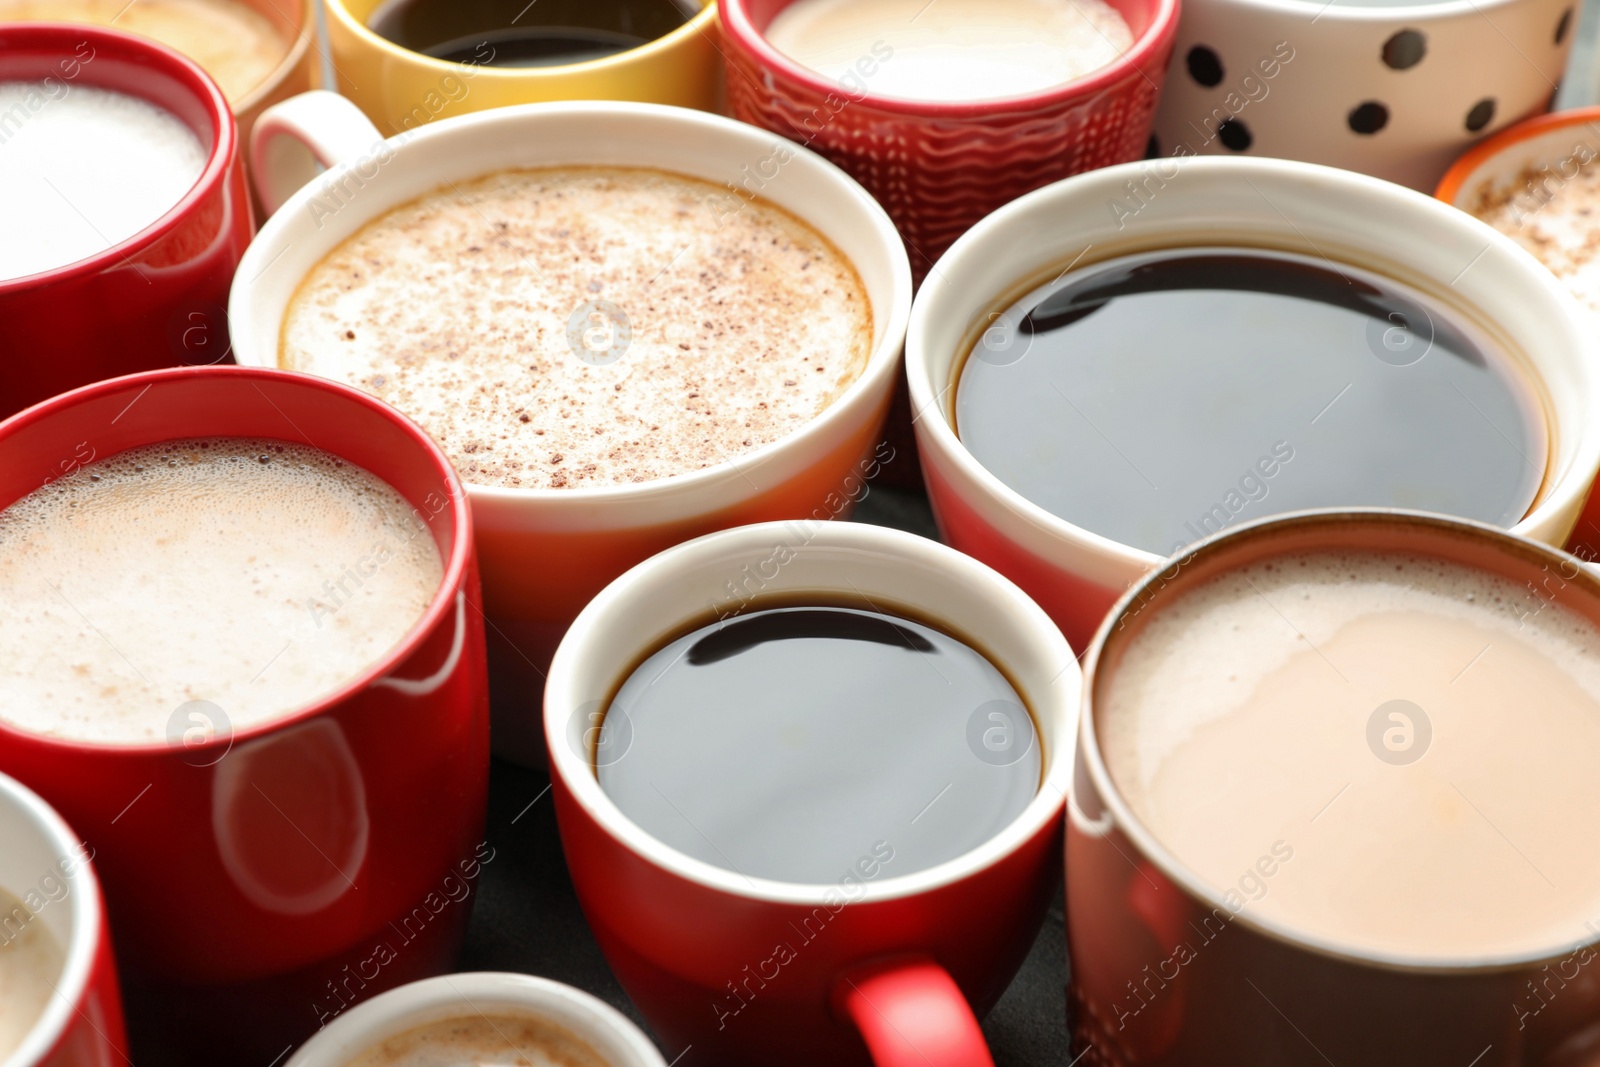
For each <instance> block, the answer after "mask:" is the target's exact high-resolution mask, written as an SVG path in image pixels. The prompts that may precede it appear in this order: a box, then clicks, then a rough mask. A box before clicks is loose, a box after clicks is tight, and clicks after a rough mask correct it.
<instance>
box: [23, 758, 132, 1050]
mask: <svg viewBox="0 0 1600 1067" xmlns="http://www.w3.org/2000/svg"><path fill="white" fill-rule="evenodd" d="M90 859H91V855H90V853H89V851H88V850H87V849H86V848H85V847H84V845H83V843H82V842H80V841H79V840H78V836H77V835H76V834H75V833H73V832H72V828H71V827H69V826H68V825H67V823H66V821H65V820H64V819H62V818H61V816H60V815H58V814H57V813H56V811H55V809H54V808H52V807H50V805H48V804H46V803H45V802H44V800H43V799H41V798H40V797H39V795H38V794H37V793H35V792H33V790H31V789H29V788H27V787H26V786H24V785H23V784H22V783H20V782H18V781H17V780H16V779H15V778H11V777H9V776H7V775H4V774H0V890H4V891H5V893H6V894H7V895H8V896H10V897H12V898H15V902H14V903H13V902H10V901H6V902H3V906H0V947H4V946H6V945H8V944H9V943H10V942H11V941H12V940H13V939H15V938H18V937H21V936H24V935H27V934H28V931H29V928H30V927H32V926H33V924H35V923H40V924H42V925H43V928H44V930H45V932H46V933H47V934H48V935H49V937H50V938H51V939H52V940H54V941H55V943H56V945H57V946H58V947H60V949H61V950H62V953H63V955H64V957H65V958H64V961H63V966H62V969H61V972H60V973H59V974H55V975H51V976H50V978H49V981H50V983H51V985H52V986H54V990H53V992H52V994H51V995H50V997H49V999H48V1000H47V1001H46V1003H45V1004H44V1009H43V1011H42V1013H41V1014H40V1015H39V1017H38V1019H37V1020H35V1022H34V1023H33V1026H32V1027H31V1028H30V1029H29V1030H28V1031H27V1033H26V1035H25V1036H24V1037H23V1038H22V1043H21V1044H20V1045H19V1046H17V1047H16V1048H15V1049H13V1050H12V1051H11V1054H10V1055H9V1056H6V1055H3V1053H4V1051H5V1050H4V1049H0V1065H3V1067H79V1065H82V1067H89V1065H91V1064H93V1065H96V1067H98V1065H100V1064H112V1063H118V1062H126V1060H127V1047H128V1043H127V1038H126V1036H125V1035H124V1033H123V1024H122V1001H121V998H120V996H119V994H118V987H117V975H116V969H115V966H114V965H113V962H112V958H111V939H110V931H109V928H108V927H107V925H106V917H105V904H104V902H103V901H102V899H101V896H100V882H99V879H97V878H96V877H95V873H94V869H93V868H92V867H91V866H90Z"/></svg>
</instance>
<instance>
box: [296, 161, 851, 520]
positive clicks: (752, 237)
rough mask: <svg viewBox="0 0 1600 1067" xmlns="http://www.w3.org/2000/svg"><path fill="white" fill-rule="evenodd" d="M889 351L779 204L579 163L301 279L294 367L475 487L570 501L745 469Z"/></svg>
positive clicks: (357, 248)
mask: <svg viewBox="0 0 1600 1067" xmlns="http://www.w3.org/2000/svg"><path fill="white" fill-rule="evenodd" d="M309 206H310V210H311V211H312V212H313V214H316V213H318V212H319V211H330V210H332V209H331V208H329V207H328V205H327V204H325V203H323V202H322V201H320V200H313V201H312V202H311V204H310V205H309ZM872 337H873V321H872V309H871V306H870V303H869V301H868V298H867V294H866V291H865V289H864V287H863V285H862V283H861V280H860V278H859V277H858V276H857V275H856V272H855V269H854V268H853V267H852V266H851V264H850V262H849V261H848V260H847V259H846V258H845V257H844V256H843V255H841V254H840V253H839V251H838V250H837V249H835V248H834V247H833V246H832V245H831V244H830V243H829V242H828V241H827V240H826V239H825V238H824V237H823V236H822V235H821V234H819V233H817V232H816V231H815V230H814V229H812V228H811V227H810V226H808V225H807V224H806V223H804V222H802V221H801V220H799V219H797V218H795V217H794V216H793V215H790V214H788V213H787V212H785V211H783V210H782V209H780V208H778V207H777V206H776V205H773V204H770V203H767V202H766V201H764V200H761V199H759V198H755V199H751V198H748V197H746V196H744V195H740V194H735V193H733V192H731V191H729V190H728V189H726V188H724V187H721V186H717V185H713V184H711V183H709V182H704V181H700V180H698V179H694V178H688V177H684V176H681V175H676V174H669V173H665V172H662V171H657V170H648V169H633V168H620V167H615V168H609V167H568V168H558V169H538V170H508V171H502V172H499V173H494V174H490V175H487V176H485V177H481V178H478V179H476V180H473V181H460V182H455V183H452V184H449V185H446V186H444V187H442V188H440V189H437V190H435V191H434V192H431V193H429V194H427V195H426V196H423V197H422V198H420V199H418V200H415V201H412V202H411V203H409V204H405V205H402V206H400V207H398V208H396V209H394V210H392V211H390V212H389V213H387V214H385V215H383V216H380V217H379V218H377V219H376V220H374V221H373V222H371V223H369V224H368V225H367V226H366V227H364V228H363V229H362V230H360V231H359V232H358V233H356V234H355V235H354V236H353V237H351V238H350V239H348V240H346V241H345V242H344V243H343V244H341V245H339V246H338V247H337V248H335V249H334V250H333V251H332V252H331V253H329V254H328V255H327V256H326V257H325V258H324V259H323V260H322V262H321V263H319V264H318V265H317V266H316V267H315V268H314V269H313V270H312V271H311V272H310V273H309V274H308V275H307V276H306V278H305V279H304V280H303V282H302V283H301V285H300V288H299V290H298V292H297V293H296V294H295V296H294V298H293V300H292V301H291V302H290V304H289V307H288V310H287V311H286V313H285V316H284V321H283V329H282V341H281V350H280V353H279V362H280V365H281V366H283V367H285V368H287V369H290V370H302V371H310V372H312V373H316V374H320V375H323V376H325V377H330V378H334V379H336V380H339V381H344V382H348V383H349V384H352V385H354V386H356V387H358V388H361V389H364V390H366V391H367V392H369V393H372V394H374V395H376V396H378V397H381V398H382V399H384V400H386V401H388V402H389V403H391V404H393V405H394V406H395V407H397V408H399V409H400V410H401V411H403V412H405V413H406V414H407V415H409V416H411V417H412V418H413V419H415V420H417V422H419V423H421V424H422V426H423V428H424V429H426V430H427V431H428V432H429V434H431V435H432V436H433V438H434V440H436V441H438V442H439V444H440V445H441V446H442V447H443V448H444V450H445V452H446V453H447V454H448V455H449V456H450V459H451V462H452V463H454V464H455V466H456V469H457V470H458V471H459V472H460V473H461V476H462V477H463V478H464V479H465V480H467V481H468V482H473V483H476V484H480V485H489V486H500V487H506V488H555V489H563V488H575V487H592V486H614V485H625V484H628V483H633V482H643V481H648V480H651V479H656V478H666V477H670V476H672V475H676V474H687V473H690V472H693V471H697V470H701V469H704V468H706V467H710V466H712V465H714V464H717V463H719V462H722V461H724V460H735V461H736V460H737V459H738V458H739V457H740V456H742V455H745V454H747V453H749V452H751V451H753V450H755V449H758V448H760V447H762V446H763V445H767V444H770V443H772V442H773V441H776V440H778V439H779V438H781V437H784V436H786V435H788V434H790V433H792V432H794V431H795V430H797V429H799V428H800V427H801V426H803V425H804V424H805V423H807V422H809V421H810V420H811V419H813V418H815V417H816V416H817V415H818V414H819V413H820V412H822V411H823V410H824V409H825V408H826V407H827V406H828V405H829V404H831V403H833V402H834V401H835V400H837V399H838V398H839V397H840V396H841V395H842V394H843V393H844V391H845V390H846V389H847V388H849V386H850V385H851V383H852V382H854V381H855V380H856V378H858V377H859V376H860V374H861V372H862V371H863V370H864V369H865V367H866V363H867V358H868V355H869V353H870V351H871V347H872Z"/></svg>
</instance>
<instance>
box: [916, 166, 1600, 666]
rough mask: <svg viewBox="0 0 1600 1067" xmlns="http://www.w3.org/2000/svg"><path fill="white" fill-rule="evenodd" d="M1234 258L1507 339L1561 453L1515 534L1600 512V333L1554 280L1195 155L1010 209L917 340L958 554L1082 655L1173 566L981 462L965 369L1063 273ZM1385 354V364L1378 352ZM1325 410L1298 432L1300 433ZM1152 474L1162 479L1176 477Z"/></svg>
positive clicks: (928, 296) (1381, 196) (1493, 246)
mask: <svg viewBox="0 0 1600 1067" xmlns="http://www.w3.org/2000/svg"><path fill="white" fill-rule="evenodd" d="M1223 245H1225V246H1238V247H1246V248H1260V249H1264V250H1277V251H1281V252H1290V253H1296V252H1298V253H1301V254H1304V255H1307V256H1312V257H1315V258H1317V259H1319V260H1326V261H1327V262H1330V263H1332V264H1334V266H1335V268H1337V266H1338V264H1339V263H1341V262H1343V263H1348V264H1350V265H1352V266H1356V267H1364V268H1366V269H1368V270H1370V271H1372V272H1374V273H1376V274H1378V275H1380V276H1383V277H1387V278H1392V279H1397V280H1400V281H1403V282H1406V283H1408V284H1410V285H1412V286H1414V287H1416V288H1417V289H1420V290H1422V291H1424V292H1426V293H1428V294H1429V295H1431V296H1433V297H1435V298H1437V299H1439V300H1441V301H1442V302H1443V303H1444V304H1445V305H1446V306H1447V307H1450V308H1452V309H1454V310H1457V311H1460V312H1462V313H1463V314H1464V315H1466V317H1467V318H1468V319H1469V320H1470V321H1476V322H1478V323H1480V324H1482V325H1483V326H1484V327H1485V328H1486V329H1487V330H1488V331H1489V332H1490V333H1491V335H1493V336H1498V337H1500V338H1503V339H1504V340H1505V341H1508V342H1509V344H1508V345H1507V346H1506V347H1507V349H1508V350H1509V351H1510V352H1511V353H1512V354H1513V358H1514V360H1515V362H1517V363H1518V366H1517V367H1516V373H1517V374H1518V375H1519V376H1521V377H1522V378H1524V379H1525V380H1526V382H1527V384H1529V385H1531V386H1532V387H1533V388H1532V390H1531V391H1532V392H1534V393H1535V394H1536V395H1539V396H1540V403H1541V405H1542V407H1543V416H1542V417H1543V419H1544V421H1545V428H1546V430H1547V436H1548V439H1549V442H1550V446H1549V458H1548V460H1547V463H1546V467H1545V471H1544V477H1543V484H1542V486H1541V487H1540V489H1539V491H1538V493H1537V495H1536V496H1535V498H1534V501H1533V504H1532V506H1531V508H1530V509H1529V510H1528V512H1527V513H1526V514H1525V515H1524V516H1523V518H1522V519H1521V521H1519V522H1517V523H1516V524H1515V525H1514V526H1513V529H1514V530H1515V532H1517V533H1520V534H1523V535H1525V536H1528V537H1532V538H1534V539H1536V540H1540V541H1544V542H1546V543H1548V544H1555V545H1560V544H1563V543H1564V542H1565V541H1566V540H1567V538H1568V537H1569V535H1571V534H1572V532H1573V530H1574V528H1575V526H1576V524H1577V523H1578V521H1579V517H1580V514H1588V513H1585V512H1584V508H1585V501H1586V500H1587V498H1588V496H1589V489H1590V486H1591V485H1592V484H1593V482H1594V479H1595V473H1596V471H1597V470H1600V421H1597V420H1596V418H1595V416H1594V412H1596V411H1600V374H1597V373H1596V366H1597V363H1596V354H1595V341H1594V335H1593V330H1592V329H1591V328H1590V326H1589V325H1588V324H1587V322H1586V321H1585V319H1584V318H1583V315H1582V312H1581V310H1580V309H1579V308H1578V306H1577V304H1576V303H1575V302H1574V301H1573V299H1572V297H1571V296H1570V295H1568V294H1567V293H1566V292H1565V291H1564V290H1563V288H1562V286H1561V285H1560V284H1559V283H1558V282H1557V281H1556V280H1555V278H1554V277H1553V276H1551V274H1550V272H1549V271H1547V270H1545V269H1544V268H1543V267H1541V266H1540V265H1539V264H1538V263H1537V262H1536V261H1535V260H1534V259H1533V258H1532V257H1531V256H1529V255H1528V254H1527V253H1526V252H1524V251H1523V250H1522V249H1520V248H1518V247H1516V245H1515V244H1513V243H1512V242H1511V240H1510V239H1509V238H1506V237H1505V236H1503V235H1501V234H1500V233H1498V232H1496V231H1494V230H1493V229H1491V228H1490V227H1488V226H1486V225H1484V224H1483V223H1481V222H1478V221H1477V220H1476V219H1473V218H1470V217H1468V216H1467V215H1465V214H1463V213H1462V212H1459V211H1456V210H1455V209H1454V208H1450V207H1448V206H1446V205H1444V204H1441V203H1439V202H1438V201H1437V200H1434V199H1432V198H1430V197H1426V196H1423V195H1422V194H1420V193H1415V192H1412V191H1411V190H1408V189H1404V188H1401V187H1399V186H1397V185H1393V184H1391V183H1389V182H1385V181H1379V180H1377V179H1374V178H1369V177H1366V176H1363V175H1359V174H1352V173H1348V172H1345V171H1339V170H1334V169H1331V168H1328V167H1320V166H1316V165H1313V164H1306V163H1294V162H1288V161H1284V160H1270V159H1212V158H1195V159H1186V160H1181V161H1177V160H1163V161H1151V162H1143V163H1134V164H1128V165H1125V166H1121V167H1111V168H1107V169H1105V170H1101V171H1096V172H1094V173H1092V174H1085V175H1079V176H1077V177H1075V178H1070V179H1068V180H1066V181H1064V182H1060V183H1057V184H1056V185H1053V186H1050V187H1048V188H1046V189H1041V190H1039V191H1038V192H1036V193H1032V194H1030V195H1028V196H1026V197H1024V198H1022V199H1021V200H1018V201H1016V202H1015V203H1013V204H1010V205H1008V206H1007V207H1005V208H1002V209H1001V210H1000V211H998V212H996V213H995V214H993V215H991V216H990V217H989V218H987V219H985V220H984V221H983V222H982V223H980V224H979V225H977V226H975V227H974V228H973V229H972V230H971V231H970V232H969V233H968V234H967V235H966V236H965V237H963V238H962V239H961V241H959V242H958V243H957V244H956V246H955V247H954V248H952V249H951V250H950V252H949V254H947V255H946V256H945V258H944V259H943V260H941V261H940V263H939V269H938V271H937V272H936V273H935V274H934V275H933V276H932V277H930V278H929V280H928V282H927V283H926V284H924V286H923V287H922V289H921V291H920V292H919V293H918V294H917V300H916V304H915V306H914V308H913V310H912V318H911V326H910V331H909V334H908V339H907V343H906V375H907V378H908V380H909V384H910V393H911V402H912V406H913V409H914V410H915V411H916V413H917V421H916V424H915V426H916V431H917V443H918V446H919V449H920V452H921V457H922V465H923V473H924V476H925V478H926V481H927V484H928V494H929V497H930V499H931V501H932V504H933V509H934V514H935V516H936V517H937V519H938V521H939V525H940V529H941V530H942V532H943V534H944V537H945V539H946V541H947V542H948V543H949V544H950V545H952V546H953V547H955V548H958V549H961V550H962V551H964V552H969V553H971V554H972V555H974V556H975V557H977V558H978V559H981V560H983V561H984V562H986V563H988V564H989V565H990V566H992V567H994V568H995V569H996V570H998V571H1000V573H1002V574H1004V575H1006V576H1007V577H1009V578H1011V579H1012V580H1013V581H1015V582H1016V583H1017V584H1018V585H1020V586H1022V588H1023V589H1025V590H1027V591H1028V593H1029V594H1030V595H1031V596H1032V597H1033V598H1034V599H1035V600H1037V601H1038V602H1039V603H1040V604H1041V605H1042V606H1043V607H1044V609H1045V610H1046V611H1048V612H1049V613H1050V615H1051V617H1052V618H1054V619H1055V620H1056V622H1057V623H1058V624H1060V626H1061V628H1062V630H1063V632H1064V633H1065V634H1066V636H1067V640H1068V641H1070V642H1072V644H1073V647H1074V648H1082V647H1085V646H1086V645H1087V644H1088V641H1089V638H1090V637H1091V636H1092V635H1093V633H1094V632H1095V630H1096V629H1097V628H1098V627H1099V625H1100V620H1101V619H1102V618H1103V617H1104V615H1105V613H1106V611H1107V610H1108V609H1109V608H1110V607H1111V605H1112V604H1113V603H1114V602H1115V601H1116V599H1117V598H1118V597H1119V596H1120V595H1121V594H1122V591H1123V590H1124V589H1125V588H1127V587H1128V586H1129V585H1131V584H1133V583H1134V582H1137V581H1139V580H1140V579H1141V578H1142V577H1143V576H1144V575H1145V574H1146V573H1148V572H1149V571H1150V570H1152V569H1153V568H1155V567H1156V566H1157V565H1158V564H1159V563H1161V561H1162V557H1161V556H1160V555H1158V554H1156V553H1155V552H1152V551H1147V550H1144V549H1139V548H1135V547H1132V546H1130V545H1126V544H1122V543H1119V542H1117V541H1114V540H1112V539H1111V538H1109V537H1105V536H1102V535H1101V534H1099V533H1096V532H1094V531H1092V530H1088V529H1085V528H1084V527H1082V526H1079V525H1076V524H1074V523H1072V522H1068V521H1067V520H1065V519H1063V518H1061V517H1059V516H1057V515H1055V514H1053V513H1051V512H1049V511H1046V510H1045V509H1044V508H1042V507H1040V506H1039V505H1037V504H1035V503H1034V502H1032V501H1030V500H1028V499H1026V498H1024V497H1023V496H1022V495H1021V494H1020V493H1018V492H1017V491H1016V490H1014V489H1012V488H1011V487H1010V486H1008V485H1006V484H1005V483H1003V482H1002V481H1001V480H1000V479H999V478H998V477H996V476H995V475H994V474H993V473H992V472H991V471H989V470H988V469H986V468H985V467H984V466H983V465H982V464H980V463H979V462H978V460H977V459H976V458H975V457H974V456H973V455H972V453H971V452H969V451H968V450H967V448H966V447H965V445H963V443H962V442H961V440H960V438H959V437H958V436H957V433H956V428H955V427H956V420H955V400H954V397H955V393H956V390H957V381H958V376H959V375H960V373H961V369H962V367H963V361H964V359H965V358H966V357H967V356H968V354H969V353H970V352H971V351H973V350H974V347H975V346H976V345H977V344H979V343H980V341H981V340H982V338H983V337H984V336H985V331H986V330H988V328H989V327H990V326H991V325H992V324H993V323H994V322H995V321H996V319H997V317H998V316H999V314H1000V313H1002V312H1004V311H1005V310H1006V309H1007V308H1008V307H1010V306H1011V304H1012V303H1013V302H1014V301H1015V300H1016V299H1017V298H1018V297H1020V296H1021V295H1022V294H1024V293H1027V292H1029V291H1030V290H1032V289H1033V288H1035V287H1036V286H1038V285H1040V284H1042V283H1044V282H1048V281H1049V280H1050V279H1052V278H1054V277H1057V276H1058V275H1060V274H1062V273H1064V270H1063V268H1068V269H1070V268H1074V267H1079V266H1089V265H1092V264H1094V263H1097V262H1100V261H1102V260H1106V259H1111V258H1115V257H1117V256H1119V255H1123V254H1128V253H1133V252H1150V251H1158V250H1165V249H1183V248H1193V247H1216V246H1223ZM1374 321H1377V320H1374ZM1419 339H1420V335H1415V336H1411V337H1409V340H1410V341H1416V340H1419ZM1369 343H1379V344H1382V345H1387V344H1388V343H1389V342H1388V341H1387V340H1382V339H1380V341H1379V342H1372V341H1370V340H1369ZM1424 355H1426V352H1424ZM1373 358H1374V359H1379V358H1381V357H1380V355H1379V352H1378V350H1377V349H1374V357H1373ZM1311 414H1312V413H1308V415H1307V418H1306V421H1305V423H1298V422H1297V423H1294V424H1290V425H1286V426H1285V427H1284V433H1285V434H1290V433H1292V432H1300V430H1299V429H1297V428H1299V427H1303V426H1304V425H1306V424H1308V423H1309V422H1310V421H1311ZM1468 417H1472V416H1471V415H1470V412H1469V413H1468ZM1102 429H1103V430H1104V429H1105V428H1104V427H1102ZM1111 430H1112V432H1113V434H1114V435H1115V434H1137V433H1138V432H1139V427H1138V426H1137V425H1126V426H1121V427H1113V428H1111ZM1154 476H1155V477H1156V479H1157V482H1159V481H1160V478H1161V473H1160V472H1159V471H1157V472H1156V473H1155V475H1154ZM1329 503H1330V504H1333V503H1338V502H1337V501H1330V502H1329ZM1236 513H1237V509H1236V511H1235V514H1236ZM1225 514H1226V513H1225ZM1589 517H1591V518H1592V517H1593V516H1592V515H1590V516H1589ZM1228 521H1230V522H1231V521H1232V517H1231V516H1229V517H1228ZM1224 525H1226V523H1224ZM1199 536H1200V534H1196V537H1197V538H1198V537H1199Z"/></svg>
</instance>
